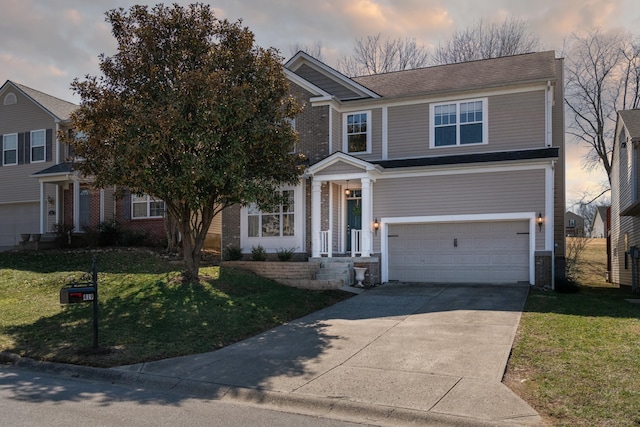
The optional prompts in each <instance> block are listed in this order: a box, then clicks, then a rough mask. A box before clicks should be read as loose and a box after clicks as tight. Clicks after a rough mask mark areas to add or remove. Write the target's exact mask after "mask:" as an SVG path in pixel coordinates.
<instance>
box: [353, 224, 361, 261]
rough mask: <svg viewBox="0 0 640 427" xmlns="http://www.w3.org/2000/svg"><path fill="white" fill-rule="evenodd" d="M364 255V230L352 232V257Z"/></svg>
mask: <svg viewBox="0 0 640 427" xmlns="http://www.w3.org/2000/svg"><path fill="white" fill-rule="evenodd" d="M360 254H362V230H351V256H352V257H354V256H356V255H360Z"/></svg>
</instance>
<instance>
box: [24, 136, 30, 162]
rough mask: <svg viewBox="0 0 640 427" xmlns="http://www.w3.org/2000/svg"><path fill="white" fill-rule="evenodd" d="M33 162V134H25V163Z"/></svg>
mask: <svg viewBox="0 0 640 427" xmlns="http://www.w3.org/2000/svg"><path fill="white" fill-rule="evenodd" d="M30 161H31V132H25V133H24V162H25V163H29V162H30Z"/></svg>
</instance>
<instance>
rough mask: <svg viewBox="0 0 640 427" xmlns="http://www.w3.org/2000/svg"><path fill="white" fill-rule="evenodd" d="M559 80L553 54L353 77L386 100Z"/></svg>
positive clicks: (551, 52) (508, 57)
mask: <svg viewBox="0 0 640 427" xmlns="http://www.w3.org/2000/svg"><path fill="white" fill-rule="evenodd" d="M555 79H556V63H555V53H554V52H553V51H547V52H538V53H527V54H522V55H514V56H505V57H501V58H494V59H484V60H479V61H470V62H461V63H456V64H449V65H438V66H435V67H427V68H418V69H414V70H405V71H396V72H391V73H385V74H374V75H370V76H361V77H354V78H352V80H354V81H356V82H358V83H360V84H361V85H363V86H365V87H367V88H369V89H371V90H372V91H374V92H376V93H378V94H380V95H382V96H383V97H390V96H392V97H395V96H406V95H415V94H421V93H438V92H449V91H456V90H473V89H482V88H492V87H497V86H504V85H508V84H520V83H525V82H546V81H549V80H555Z"/></svg>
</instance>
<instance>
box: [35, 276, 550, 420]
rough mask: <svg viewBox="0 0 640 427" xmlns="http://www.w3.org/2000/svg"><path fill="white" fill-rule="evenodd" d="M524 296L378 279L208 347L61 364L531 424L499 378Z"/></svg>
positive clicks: (185, 387)
mask: <svg viewBox="0 0 640 427" xmlns="http://www.w3.org/2000/svg"><path fill="white" fill-rule="evenodd" d="M527 293H528V286H524V285H512V286H504V285H491V286H486V285H475V286H474V285H411V284H402V285H400V284H398V285H384V286H381V287H379V288H375V289H372V290H368V291H366V292H364V293H362V294H360V295H358V296H356V297H353V298H351V299H349V300H346V301H343V302H341V303H338V304H336V305H334V306H331V307H328V308H326V309H324V310H321V311H318V312H315V313H312V314H310V315H309V316H306V317H304V318H301V319H298V320H296V321H293V322H291V323H289V324H286V325H283V326H280V327H277V328H274V329H272V330H269V331H267V332H265V333H262V334H260V335H257V336H255V337H253V338H250V339H247V340H245V341H242V342H239V343H236V344H234V345H231V346H228V347H225V348H223V349H220V350H217V351H214V352H211V353H204V354H198V355H193V356H185V357H180V358H173V359H167V360H161V361H156V362H149V363H141V364H136V365H130V366H124V367H118V368H112V369H94V368H83V367H71V366H69V365H60V367H59V369H60V370H61V371H63V372H62V374H65V373H67V372H71V371H73V372H74V373H73V375H74V376H81V377H92V378H96V379H102V380H107V381H111V382H129V383H135V384H136V385H138V386H141V387H156V388H160V389H164V390H171V391H175V392H180V393H185V394H188V395H192V396H198V397H203V398H214V399H220V400H232V401H236V402H237V401H244V402H247V403H251V404H260V405H263V406H265V407H269V408H273V409H277V410H281V411H287V412H296V413H303V414H308V415H317V416H322V417H327V418H338V419H342V420H347V421H357V422H365V423H370V424H376V425H389V426H397V425H455V426H479V425H480V426H482V425H497V426H505V425H527V426H537V425H543V422H542V420H541V418H540V417H539V416H538V414H537V413H536V412H535V411H534V410H533V409H532V408H531V407H530V406H529V405H528V404H526V403H525V402H524V401H522V400H521V399H520V398H519V397H518V396H516V395H515V394H514V393H513V392H512V391H511V390H510V389H509V388H507V387H506V386H505V385H503V384H502V383H501V379H502V376H503V373H504V370H505V367H506V363H507V361H508V357H509V353H510V350H511V346H512V344H513V339H514V337H515V333H516V330H517V327H518V323H519V320H520V316H521V312H522V307H523V306H524V302H525V300H526V295H527ZM37 363H38V362H34V364H37ZM46 365H53V364H46ZM40 368H41V369H46V368H43V367H42V366H40ZM76 368H77V369H76Z"/></svg>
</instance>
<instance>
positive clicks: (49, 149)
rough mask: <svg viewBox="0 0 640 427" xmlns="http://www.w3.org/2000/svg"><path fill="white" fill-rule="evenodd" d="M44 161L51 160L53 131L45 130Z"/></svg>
mask: <svg viewBox="0 0 640 427" xmlns="http://www.w3.org/2000/svg"><path fill="white" fill-rule="evenodd" d="M44 152H45V153H46V156H47V157H46V159H45V160H46V161H47V162H50V161H51V159H53V129H47V139H46V141H45V149H44Z"/></svg>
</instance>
